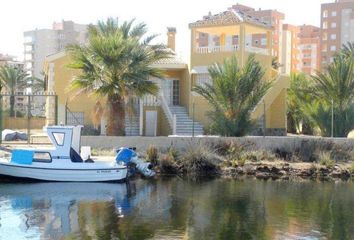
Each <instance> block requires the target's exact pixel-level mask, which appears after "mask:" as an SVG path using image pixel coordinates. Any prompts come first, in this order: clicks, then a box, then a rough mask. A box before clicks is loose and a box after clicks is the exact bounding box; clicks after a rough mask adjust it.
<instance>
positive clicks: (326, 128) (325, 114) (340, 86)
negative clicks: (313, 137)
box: [306, 44, 354, 137]
mask: <svg viewBox="0 0 354 240" xmlns="http://www.w3.org/2000/svg"><path fill="white" fill-rule="evenodd" d="M350 49H352V46H351V45H350V44H348V45H345V46H344V48H343V50H341V52H339V53H338V54H337V55H336V56H335V57H334V60H333V62H332V63H330V64H329V65H328V66H327V68H326V71H325V72H318V73H317V74H316V75H314V76H312V80H313V87H312V88H311V89H310V91H309V93H310V94H311V95H312V97H313V101H312V102H311V106H308V105H307V107H306V108H307V110H306V111H307V114H308V116H309V117H310V118H311V120H312V122H313V123H314V124H315V125H317V127H319V128H320V130H321V132H322V135H323V136H330V133H331V117H332V105H333V111H334V136H336V137H346V136H347V134H348V133H349V132H350V131H351V130H353V128H354V57H353V54H352V53H350V52H352V50H350Z"/></svg>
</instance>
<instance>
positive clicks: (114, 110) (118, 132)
mask: <svg viewBox="0 0 354 240" xmlns="http://www.w3.org/2000/svg"><path fill="white" fill-rule="evenodd" d="M107 102H108V107H109V111H108V122H107V136H124V135H125V103H124V99H123V98H122V97H121V96H118V95H113V96H109V97H108V99H107Z"/></svg>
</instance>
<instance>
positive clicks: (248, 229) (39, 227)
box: [0, 178, 354, 240]
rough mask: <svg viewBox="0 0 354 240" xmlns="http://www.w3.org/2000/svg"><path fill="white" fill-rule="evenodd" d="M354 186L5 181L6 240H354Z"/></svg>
mask: <svg viewBox="0 0 354 240" xmlns="http://www.w3.org/2000/svg"><path fill="white" fill-rule="evenodd" d="M353 206H354V185H353V183H352V182H348V183H316V182H271V181H268V182H263V181H256V180H245V181H231V180H230V181H228V180H213V181H207V182H189V181H183V180H180V179H177V178H171V179H159V180H156V181H144V180H136V181H133V182H130V183H129V184H104V183H94V184H92V183H91V184H87V183H31V184H0V239H1V240H2V239H9V238H11V239H78V238H79V239H151V238H153V239H354V208H353Z"/></svg>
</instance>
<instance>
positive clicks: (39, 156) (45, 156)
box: [33, 152, 52, 163]
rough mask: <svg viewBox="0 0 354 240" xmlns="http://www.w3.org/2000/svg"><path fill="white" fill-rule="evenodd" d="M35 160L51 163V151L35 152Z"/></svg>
mask: <svg viewBox="0 0 354 240" xmlns="http://www.w3.org/2000/svg"><path fill="white" fill-rule="evenodd" d="M33 162H43V163H51V162H52V157H51V156H50V153H49V152H34V154H33Z"/></svg>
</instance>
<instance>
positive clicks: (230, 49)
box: [196, 45, 239, 53]
mask: <svg viewBox="0 0 354 240" xmlns="http://www.w3.org/2000/svg"><path fill="white" fill-rule="evenodd" d="M238 49H239V45H226V46H213V47H209V46H208V47H197V49H196V51H197V53H217V52H235V51H237V50H238Z"/></svg>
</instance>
